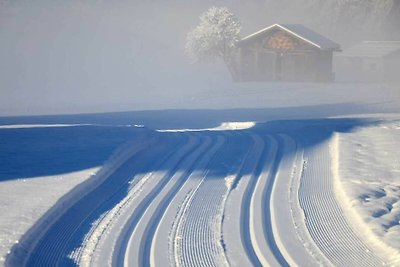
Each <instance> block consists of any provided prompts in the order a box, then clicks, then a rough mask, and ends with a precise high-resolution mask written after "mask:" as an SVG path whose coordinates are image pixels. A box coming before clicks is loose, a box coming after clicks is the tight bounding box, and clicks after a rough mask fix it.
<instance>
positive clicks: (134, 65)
mask: <svg viewBox="0 0 400 267" xmlns="http://www.w3.org/2000/svg"><path fill="white" fill-rule="evenodd" d="M213 5H216V6H227V7H228V8H230V9H231V10H232V11H233V12H234V13H235V14H236V15H237V16H238V18H239V19H240V21H241V22H242V25H243V30H242V33H243V35H246V34H250V33H252V32H254V31H256V30H259V29H262V28H264V27H267V26H269V25H270V24H273V23H302V24H305V25H307V26H309V27H311V28H313V29H315V30H316V31H318V32H320V33H321V34H323V35H325V36H327V37H329V38H331V39H333V40H335V41H336V42H338V43H340V44H341V45H342V47H346V46H349V45H352V44H354V43H357V42H359V41H361V40H368V39H370V40H374V39H377V40H398V39H400V31H399V28H398V26H399V22H400V20H399V14H400V1H397V0H380V1H372V0H370V1H356V0H352V1H351V0H347V1H343V0H340V1H339V0H329V1H322V0H300V1H298V0H296V1H289V0H264V1H262V0H251V1H244V0H233V1H228V0H221V1H210V0H207V1H193V0H191V1H179V0H171V1H165V0H152V1H144V0H140V1H139V0H136V1H134V0H133V1H101V0H98V1H95V0H87V1H83V0H73V1H61V0H56V1H51V0H48V1H44V0H36V1H28V0H15V1H11V0H0V115H19V114H52V113H80V112H106V111H121V110H138V109H162V108H167V107H171V105H173V103H175V101H176V99H184V98H189V97H190V96H191V90H203V89H206V88H214V87H218V86H228V87H229V86H230V84H231V83H232V81H231V78H230V75H229V73H228V72H227V70H226V69H225V67H224V66H223V65H222V64H211V65H205V64H191V62H190V61H189V60H188V59H187V58H186V56H185V54H184V45H185V39H186V34H187V33H188V32H189V31H190V30H191V29H192V28H193V27H195V26H196V24H197V23H198V17H199V15H200V14H201V13H202V12H204V11H205V10H207V9H208V8H209V7H210V6H213ZM176 102H177V101H176ZM178 108H179V107H178Z"/></svg>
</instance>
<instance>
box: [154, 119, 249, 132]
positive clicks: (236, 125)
mask: <svg viewBox="0 0 400 267" xmlns="http://www.w3.org/2000/svg"><path fill="white" fill-rule="evenodd" d="M255 125H256V122H253V121H245V122H223V123H221V124H220V125H219V126H218V127H214V128H205V129H168V130H157V131H158V132H197V131H237V130H246V129H250V128H252V127H254V126H255Z"/></svg>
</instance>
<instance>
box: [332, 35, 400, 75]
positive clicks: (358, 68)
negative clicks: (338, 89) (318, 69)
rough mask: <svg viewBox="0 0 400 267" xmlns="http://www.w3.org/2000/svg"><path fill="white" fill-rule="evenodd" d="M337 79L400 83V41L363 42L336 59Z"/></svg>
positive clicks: (346, 50)
mask: <svg viewBox="0 0 400 267" xmlns="http://www.w3.org/2000/svg"><path fill="white" fill-rule="evenodd" d="M335 69H336V73H337V78H338V79H339V80H342V81H352V82H399V81H400V75H399V70H400V41H363V42H361V43H359V44H356V45H354V46H352V47H349V48H348V49H345V50H344V51H343V53H341V54H340V55H338V56H337V57H335Z"/></svg>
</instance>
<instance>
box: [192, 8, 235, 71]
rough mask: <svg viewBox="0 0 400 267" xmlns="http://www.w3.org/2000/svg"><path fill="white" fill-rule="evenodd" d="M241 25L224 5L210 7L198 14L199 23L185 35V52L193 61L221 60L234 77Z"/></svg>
mask: <svg viewBox="0 0 400 267" xmlns="http://www.w3.org/2000/svg"><path fill="white" fill-rule="evenodd" d="M240 30H241V25H240V22H239V20H238V19H237V18H236V16H235V15H234V14H233V13H232V12H230V11H229V9H228V8H226V7H211V8H210V9H209V10H208V11H207V12H205V13H204V14H202V15H201V16H200V24H199V25H198V26H197V27H196V28H194V29H193V30H192V31H191V32H189V33H188V35H187V42H186V47H185V50H186V53H187V54H188V55H189V57H190V58H191V59H192V60H193V61H195V62H196V61H214V60H218V59H220V60H223V62H224V63H225V64H226V66H227V67H228V70H229V71H230V73H231V74H232V76H233V77H235V73H236V65H235V53H236V48H235V44H236V42H237V41H239V40H240Z"/></svg>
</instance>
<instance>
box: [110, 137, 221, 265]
mask: <svg viewBox="0 0 400 267" xmlns="http://www.w3.org/2000/svg"><path fill="white" fill-rule="evenodd" d="M220 142H221V140H220V138H217V139H214V140H213V142H210V137H208V136H206V140H205V141H204V142H202V144H201V145H200V146H198V147H197V149H196V151H194V152H193V151H192V153H188V154H187V155H186V157H185V159H184V160H183V161H182V162H181V163H180V164H177V165H176V166H175V167H174V169H175V170H174V171H173V172H171V176H170V177H169V179H166V180H164V182H163V184H161V185H160V186H158V189H159V190H157V191H154V194H152V195H151V197H149V198H148V199H147V200H146V201H142V203H143V204H142V208H141V209H139V212H135V213H134V214H133V215H132V217H131V218H130V220H129V222H128V223H127V224H126V226H125V227H124V228H125V229H124V230H123V232H122V233H123V234H122V239H121V240H120V241H119V242H118V243H119V245H118V247H117V249H116V251H115V253H114V256H113V265H114V266H148V265H149V263H148V260H149V256H148V254H149V252H148V251H149V248H148V247H149V243H148V241H147V239H148V238H149V239H150V240H151V238H150V237H148V235H149V234H150V235H152V233H153V232H154V231H155V227H156V226H157V223H158V222H159V220H160V218H161V216H162V214H163V212H164V210H165V209H166V206H167V205H168V204H169V203H170V201H171V199H172V198H173V196H174V195H175V194H176V192H177V191H179V189H180V187H181V186H182V185H183V184H184V182H185V181H186V179H188V177H189V176H190V174H191V173H192V172H193V170H194V169H195V168H196V167H197V164H198V162H201V161H202V160H201V158H203V160H207V161H208V160H210V158H209V155H210V154H213V151H214V150H215V147H218V146H219V143H220ZM138 240H142V241H141V242H138ZM144 251H146V252H148V253H146V254H147V255H146V257H144V256H143V255H142V253H144Z"/></svg>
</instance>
